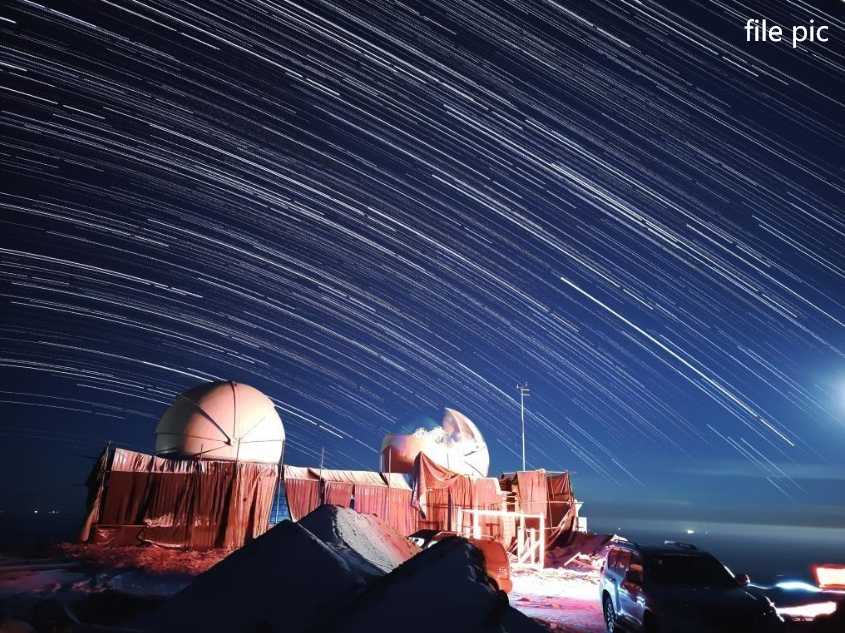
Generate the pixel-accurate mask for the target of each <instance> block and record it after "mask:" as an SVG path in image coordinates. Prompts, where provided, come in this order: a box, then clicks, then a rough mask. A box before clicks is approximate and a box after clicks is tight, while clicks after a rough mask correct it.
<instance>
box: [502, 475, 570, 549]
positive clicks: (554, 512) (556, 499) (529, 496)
mask: <svg viewBox="0 0 845 633" xmlns="http://www.w3.org/2000/svg"><path fill="white" fill-rule="evenodd" d="M499 483H500V485H501V487H502V489H503V490H506V491H507V492H509V493H512V494H513V497H512V499H513V501H514V503H512V504H509V506H510V507H509V509H510V510H517V511H520V512H524V513H526V514H543V515H545V517H546V548H547V549H552V548H554V547H559V546H563V545H566V544H568V543H569V541H570V539H571V536H572V533H573V529H574V527H575V518H576V512H575V497H574V495H573V494H572V485H571V483H570V479H569V473H568V472H563V473H558V474H554V475H553V474H550V473H547V472H546V471H545V470H537V471H528V472H518V473H515V474H514V475H509V476H504V475H503V476H502V477H500V479H499Z"/></svg>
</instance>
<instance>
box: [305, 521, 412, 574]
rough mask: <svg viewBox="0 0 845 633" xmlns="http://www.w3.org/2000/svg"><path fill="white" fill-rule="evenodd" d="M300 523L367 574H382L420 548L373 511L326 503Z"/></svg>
mask: <svg viewBox="0 0 845 633" xmlns="http://www.w3.org/2000/svg"><path fill="white" fill-rule="evenodd" d="M299 525H300V526H301V527H304V528H305V529H307V530H308V531H309V532H311V534H313V535H314V536H316V537H317V538H318V539H320V540H321V541H322V542H323V543H325V544H326V545H327V546H328V547H329V548H330V549H332V550H334V551H335V552H336V553H337V554H339V555H340V556H341V557H343V558H344V559H345V560H346V562H347V563H348V564H349V566H350V567H351V568H352V569H354V570H356V571H357V572H358V573H359V574H361V575H362V576H364V577H368V576H369V577H376V576H382V575H384V574H386V573H388V572H390V571H393V569H395V568H396V567H398V566H399V565H401V564H402V563H404V562H405V561H406V560H408V559H409V558H411V557H412V556H414V555H415V554H417V553H418V552H419V551H420V548H419V547H417V546H416V545H415V544H414V543H412V542H411V541H409V540H408V539H407V538H405V537H404V536H402V535H401V534H399V533H398V532H396V531H395V530H394V529H393V528H391V527H390V526H389V525H387V523H385V522H384V521H382V520H381V519H379V518H378V517H377V516H375V515H372V514H359V513H358V512H355V511H354V510H350V509H349V508H342V507H340V506H331V505H324V506H320V507H319V508H317V509H316V510H314V511H313V512H312V513H311V514H309V515H308V516H306V517H305V518H303V519H302V520H301V521H300V522H299Z"/></svg>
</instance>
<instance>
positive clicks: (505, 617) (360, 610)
mask: <svg viewBox="0 0 845 633" xmlns="http://www.w3.org/2000/svg"><path fill="white" fill-rule="evenodd" d="M361 631H366V632H367V633H394V632H395V631H402V632H403V633H431V631H437V632H438V633H476V632H478V633H482V632H484V633H541V632H542V631H543V629H542V628H541V627H539V626H538V625H537V624H535V623H534V622H533V621H532V620H530V619H529V618H527V617H526V616H524V615H522V614H521V613H519V612H518V611H516V610H515V609H513V608H512V607H510V606H509V605H508V601H507V597H506V595H505V594H502V593H496V592H494V591H493V590H492V589H490V588H489V586H488V585H487V575H486V573H485V571H484V559H483V557H482V555H481V552H480V551H479V550H478V549H477V548H475V547H474V546H472V545H470V544H469V543H468V542H467V541H466V540H464V539H460V538H452V539H446V540H444V541H441V542H440V543H438V544H437V545H435V546H433V547H431V548H429V549H427V550H424V551H423V552H421V553H420V554H418V555H417V556H415V557H414V558H412V559H410V560H409V561H408V562H406V563H404V564H403V565H401V566H399V567H398V568H396V569H395V570H394V571H392V572H391V573H389V574H387V575H386V576H384V577H382V578H380V579H378V580H376V581H375V582H374V583H372V584H371V585H370V587H369V589H367V590H366V591H365V592H363V593H362V594H361V595H359V596H358V597H357V598H355V599H354V600H352V601H351V602H350V603H349V604H348V605H347V606H346V607H342V608H340V609H338V610H337V611H336V612H335V613H334V614H332V615H331V616H329V617H328V618H326V619H325V620H323V621H322V622H320V623H319V625H317V626H315V627H312V628H311V629H309V633H360V632H361Z"/></svg>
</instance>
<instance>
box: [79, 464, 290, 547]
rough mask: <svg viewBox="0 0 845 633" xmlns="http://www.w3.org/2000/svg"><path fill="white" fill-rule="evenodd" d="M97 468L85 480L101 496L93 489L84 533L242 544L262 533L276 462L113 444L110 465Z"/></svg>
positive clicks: (112, 538)
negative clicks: (184, 455)
mask: <svg viewBox="0 0 845 633" xmlns="http://www.w3.org/2000/svg"><path fill="white" fill-rule="evenodd" d="M95 469H96V470H98V475H97V477H92V478H89V485H90V486H96V487H97V488H98V491H99V498H98V499H97V494H94V495H93V497H94V498H95V499H96V507H91V508H90V511H89V516H88V518H87V519H86V525H88V526H89V529H88V530H86V529H85V528H83V532H82V537H84V538H85V539H86V540H87V539H90V538H93V539H94V540H106V541H109V542H113V543H116V544H117V543H120V544H125V543H130V542H136V543H137V542H138V541H144V542H149V543H153V544H156V545H161V546H164V547H177V548H191V549H211V548H216V547H225V548H235V547H240V546H241V545H243V544H244V543H247V542H249V541H251V540H252V539H254V538H256V537H257V536H260V535H261V534H263V533H264V532H265V531H266V530H267V521H268V518H269V515H270V507H271V505H272V502H273V492H274V490H275V487H276V483H277V480H278V468H277V467H276V466H275V465H274V464H253V463H245V462H241V463H235V462H223V461H208V460H206V461H195V460H176V459H164V458H161V457H154V456H152V455H145V454H143V453H136V452H134V451H127V450H123V449H116V450H115V451H114V454H113V456H112V458H111V465H110V468H109V469H107V470H105V471H103V470H102V464H98V465H97V466H96V467H95ZM92 475H93V473H92ZM91 527H93V528H94V529H93V530H91V529H90V528H91ZM86 531H87V532H88V534H86V533H85V532H86Z"/></svg>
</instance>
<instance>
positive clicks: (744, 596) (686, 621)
mask: <svg viewBox="0 0 845 633" xmlns="http://www.w3.org/2000/svg"><path fill="white" fill-rule="evenodd" d="M749 582H750V580H749V578H748V576H746V575H744V574H739V575H736V576H735V575H734V574H733V573H731V572H730V570H728V569H727V568H726V567H725V566H724V565H723V564H722V563H720V562H719V560H718V559H717V558H716V557H715V556H712V555H711V554H708V553H707V552H705V551H703V550H700V549H698V548H697V547H695V546H694V545H689V544H687V543H677V542H671V541H667V542H666V543H665V544H663V545H638V544H636V543H631V542H622V543H614V544H613V545H612V546H611V547H610V549H609V550H608V554H607V557H606V558H605V561H604V563H603V564H602V568H601V582H600V589H599V592H600V593H599V596H600V599H601V604H602V609H603V611H604V620H605V624H606V625H607V630H608V631H609V633H616V632H617V631H642V632H644V633H713V632H716V631H720V632H725V633H775V632H781V631H783V619H782V618H781V617H780V616H779V615H778V613H777V611H776V610H775V607H774V604H772V602H771V600H769V599H768V598H766V597H765V596H763V595H760V594H758V593H755V592H754V591H753V590H751V589H749V588H748V584H749Z"/></svg>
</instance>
